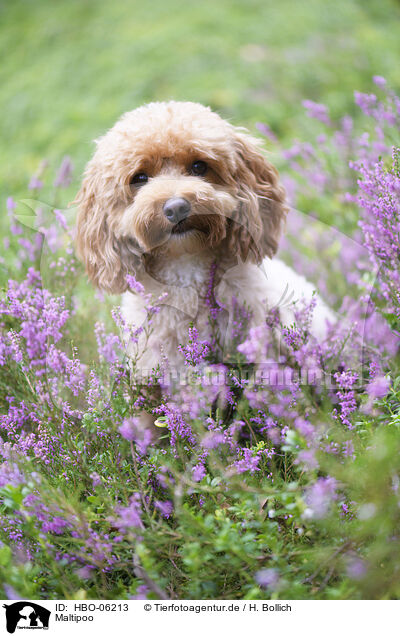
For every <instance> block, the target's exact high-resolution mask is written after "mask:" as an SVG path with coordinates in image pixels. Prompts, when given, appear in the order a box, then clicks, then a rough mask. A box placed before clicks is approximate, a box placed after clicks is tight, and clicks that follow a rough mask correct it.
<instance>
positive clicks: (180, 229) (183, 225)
mask: <svg viewBox="0 0 400 636" xmlns="http://www.w3.org/2000/svg"><path fill="white" fill-rule="evenodd" d="M195 229H198V228H195V227H194V225H193V224H192V223H191V222H190V221H189V220H188V219H183V220H182V221H179V223H177V224H176V225H174V227H173V228H172V230H171V234H175V235H176V234H187V232H190V230H195Z"/></svg>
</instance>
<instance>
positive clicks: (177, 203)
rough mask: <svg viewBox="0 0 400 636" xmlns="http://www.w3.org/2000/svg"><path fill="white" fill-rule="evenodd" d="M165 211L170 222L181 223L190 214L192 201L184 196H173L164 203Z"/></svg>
mask: <svg viewBox="0 0 400 636" xmlns="http://www.w3.org/2000/svg"><path fill="white" fill-rule="evenodd" d="M163 211H164V214H165V216H166V217H167V219H168V221H169V222H170V223H179V221H183V219H186V217H188V216H189V213H190V203H189V201H186V199H183V198H182V197H172V199H168V201H166V202H165V203H164V206H163Z"/></svg>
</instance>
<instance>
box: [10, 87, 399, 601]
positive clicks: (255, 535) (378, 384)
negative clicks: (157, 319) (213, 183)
mask: <svg viewBox="0 0 400 636" xmlns="http://www.w3.org/2000/svg"><path fill="white" fill-rule="evenodd" d="M355 102H356V105H357V107H358V108H360V109H361V111H362V117H358V118H357V122H355V121H353V119H352V118H351V117H350V116H347V115H345V116H343V118H342V119H341V120H340V121H335V122H333V121H331V119H330V116H329V112H328V110H327V108H326V107H325V106H323V105H322V104H316V103H314V102H310V101H306V102H304V108H305V117H310V118H311V119H312V120H313V122H312V126H311V128H312V130H313V131H314V133H315V135H314V138H313V139H311V140H309V141H308V142H307V143H304V142H298V143H295V144H294V145H293V146H292V147H291V148H289V149H287V148H285V149H282V148H279V146H278V142H277V140H276V139H275V137H274V135H273V134H272V132H271V131H270V130H269V129H268V127H267V126H266V125H265V124H262V123H261V124H260V125H259V130H260V132H261V133H262V134H264V135H265V136H266V137H267V138H268V143H269V145H271V144H275V145H276V151H277V153H278V154H279V155H280V157H281V172H282V175H283V178H284V182H285V185H286V188H287V192H288V196H289V197H290V203H291V205H292V208H293V210H292V211H291V213H290V215H289V220H288V230H287V235H286V238H285V240H284V242H283V244H282V249H281V254H282V256H283V257H284V258H285V259H286V260H287V261H288V262H291V264H292V265H293V266H294V267H295V268H296V269H297V270H298V271H301V272H303V273H304V274H306V275H307V276H308V277H309V278H310V279H311V280H313V281H314V282H315V283H316V284H317V286H318V289H320V290H321V293H322V295H323V296H324V297H325V298H326V300H327V301H328V302H329V304H330V305H331V306H332V307H333V308H334V309H335V310H336V311H337V314H338V321H337V323H336V324H335V325H333V326H332V327H331V328H330V331H329V334H328V337H327V338H326V340H325V341H324V342H317V341H315V340H313V338H312V337H311V336H310V334H309V329H308V327H309V324H310V318H311V315H312V311H313V303H311V305H310V306H304V307H299V308H298V311H297V315H296V322H295V324H293V325H292V326H290V328H287V327H286V328H285V329H283V330H282V339H283V343H280V345H281V346H278V344H279V343H276V342H275V340H276V329H275V327H276V325H277V324H278V323H279V312H272V313H271V316H270V317H269V319H268V321H267V323H266V324H265V326H263V328H262V329H260V328H258V329H250V330H249V329H247V322H248V318H249V316H248V312H247V310H246V307H239V306H238V307H236V308H235V313H234V316H235V319H234V321H233V323H232V325H230V328H231V333H230V340H231V342H233V343H234V348H233V349H231V350H230V351H229V355H227V354H226V352H225V353H224V355H222V352H221V349H222V345H221V342H220V338H219V334H218V333H217V332H216V329H213V334H214V335H213V338H212V339H211V341H210V342H199V340H198V334H197V332H196V329H195V327H191V331H190V341H189V344H188V345H186V346H181V347H180V350H181V353H182V356H183V358H184V359H185V363H186V366H187V369H188V376H187V381H186V383H184V384H183V383H178V384H177V383H175V384H168V385H167V384H166V382H165V376H166V371H168V361H167V360H166V361H164V362H163V364H161V365H160V367H158V368H157V369H154V370H153V373H152V374H151V376H150V377H149V378H148V380H147V383H146V384H147V386H146V392H143V389H142V388H141V386H140V384H138V383H136V382H135V381H134V379H133V373H132V371H133V370H134V369H132V365H133V367H134V364H135V359H133V362H132V361H131V362H130V363H128V361H127V357H126V355H125V350H126V346H127V342H129V346H130V347H131V346H132V344H133V345H134V344H135V343H137V341H138V338H139V335H140V334H141V332H142V331H143V329H144V327H143V326H142V325H135V326H133V327H132V326H130V327H128V326H127V325H124V324H123V321H122V319H121V316H120V312H119V310H118V298H111V299H110V298H102V297H101V295H100V294H97V293H95V292H94V291H91V290H90V289H89V287H88V283H87V282H86V279H85V275H84V273H83V271H82V267H81V265H80V264H79V263H78V262H77V261H76V258H75V256H74V250H73V223H72V221H71V217H72V215H71V214H70V213H69V212H66V211H65V210H64V211H63V209H62V208H63V207H65V206H66V204H67V201H66V200H64V192H65V186H67V185H68V184H69V182H70V180H71V172H72V164H71V161H70V160H69V159H68V158H65V159H64V161H63V163H62V165H61V167H60V168H59V170H58V172H57V174H56V176H55V177H54V175H52V171H51V168H50V167H48V166H47V167H46V166H42V167H41V169H40V171H39V173H38V174H37V175H35V177H34V178H32V180H31V182H30V183H29V193H28V194H27V197H29V198H27V199H26V201H25V202H21V201H14V199H13V198H12V197H11V196H10V198H9V199H8V200H7V213H8V216H9V235H8V236H6V237H5V238H4V239H3V251H2V257H1V271H0V274H1V281H2V283H3V285H2V291H1V296H0V327H1V332H0V333H1V335H0V458H1V464H0V515H1V527H0V566H1V567H0V594H3V596H4V597H6V598H10V599H17V598H20V597H22V598H31V599H35V598H37V599H40V598H43V599H51V598H62V597H64V598H74V599H84V598H101V599H127V598H133V599H135V598H136V599H138V598H149V599H151V598H163V599H167V598H170V599H183V598H185V599H216V598H220V599H274V598H286V599H297V598H306V599H370V598H385V599H387V598H388V599H392V598H399V596H400V535H399V527H400V461H399V456H400V455H399V453H400V431H399V426H400V364H399V357H398V345H399V341H398V337H399V331H400V287H399V279H400V242H399V229H400V218H399V213H400V207H399V203H400V150H399V148H398V146H399V122H400V99H399V98H398V97H397V96H396V95H395V94H393V93H392V92H391V90H390V88H388V87H387V86H386V82H385V80H384V79H383V78H381V77H375V78H374V93H371V94H368V95H367V94H360V93H356V94H355ZM44 201H47V202H48V203H47V204H45V203H43V202H44ZM49 202H50V204H49ZM212 283H213V271H211V272H210V288H209V295H208V302H209V307H210V322H211V327H212V328H214V327H215V325H214V323H216V317H217V314H218V312H220V311H223V308H222V307H220V306H218V305H217V303H216V302H215V299H214V296H213V293H212V292H213V285H212ZM130 284H131V286H132V287H133V288H134V289H135V290H136V291H137V292H138V293H142V291H141V289H140V286H139V285H138V283H137V282H136V281H135V280H134V278H133V277H131V279H130ZM157 310H158V308H157V299H153V298H148V315H149V321H148V325H149V326H148V327H146V329H151V317H152V315H154V313H156V312H157ZM282 345H283V346H282ZM260 348H261V349H264V350H265V357H266V358H267V360H268V364H267V365H264V366H263V367H262V368H258V367H257V365H255V355H256V352H257V351H259V350H260ZM221 359H223V363H221ZM160 384H162V385H164V386H163V393H162V395H163V397H162V398H161V399H160V394H159V391H158V386H159V385H160ZM143 410H145V411H147V412H149V413H152V414H153V415H156V416H157V418H158V419H157V422H156V423H157V431H158V432H159V439H158V441H157V443H153V442H151V439H150V433H149V431H148V430H146V429H143V428H142V427H141V426H140V422H139V419H138V415H139V413H140V412H142V411H143Z"/></svg>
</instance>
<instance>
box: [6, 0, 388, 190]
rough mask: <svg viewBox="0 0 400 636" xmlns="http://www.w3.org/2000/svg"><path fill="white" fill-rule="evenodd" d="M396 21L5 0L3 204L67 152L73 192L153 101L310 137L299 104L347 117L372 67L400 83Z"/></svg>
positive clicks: (318, 12) (342, 8) (345, 4)
mask: <svg viewBox="0 0 400 636" xmlns="http://www.w3.org/2000/svg"><path fill="white" fill-rule="evenodd" d="M399 18H400V5H399V3H398V2H395V0H336V1H335V2H330V1H324V0H307V1H306V0H303V1H302V2H299V1H298V0H297V1H296V0H279V2H277V1H276V0H264V1H263V0H246V1H245V0H242V1H239V0H236V1H235V0H214V1H213V0H203V1H194V0H185V1H182V0H153V1H152V2H148V1H146V0H143V1H141V2H139V0H133V1H131V2H127V1H126V2H125V1H116V0H113V1H108V0H106V1H103V2H99V1H97V2H96V1H94V0H68V1H64V0H61V1H58V2H55V1H54V0H8V1H7V0H6V1H4V0H3V1H0V55H1V60H2V62H1V68H0V86H1V88H0V109H1V119H0V126H1V138H2V145H1V149H0V195H1V197H2V200H3V198H4V196H6V195H10V194H12V195H14V196H23V195H25V194H26V185H27V182H28V181H29V178H30V176H31V175H32V174H33V173H34V172H35V171H36V170H37V169H38V166H39V164H40V161H41V160H42V159H47V160H49V162H50V166H51V169H52V170H55V168H56V166H57V165H58V164H59V162H60V160H61V158H62V156H63V155H65V154H69V155H70V156H71V157H72V160H73V162H74V164H75V167H76V171H75V175H76V176H75V183H74V184H73V185H72V186H71V193H72V194H73V191H74V189H75V188H76V186H77V181H78V179H79V174H80V172H81V171H82V169H83V166H84V164H85V162H86V161H87V159H88V158H89V156H90V154H91V152H92V148H93V146H92V139H93V138H95V137H96V136H98V135H100V134H101V133H102V132H104V131H105V129H107V128H108V127H110V126H111V125H112V124H113V122H114V121H115V120H116V118H117V117H118V116H119V115H120V114H121V113H122V112H123V111H125V110H130V109H133V108H135V107H136V106H138V105H140V104H142V103H143V102H147V101H150V100H164V99H171V98H173V99H185V100H186V99H187V100H194V101H200V102H203V103H205V104H209V105H210V106H211V107H213V108H214V109H217V110H218V111H219V112H220V113H221V114H222V115H223V116H224V117H228V118H231V120H232V121H233V122H234V123H236V124H240V125H246V126H248V127H250V128H251V129H252V130H253V131H254V125H255V123H256V122H257V121H265V122H267V123H268V124H269V125H270V126H271V128H272V130H273V131H274V132H275V133H276V134H277V135H278V137H279V139H280V141H282V142H283V143H290V142H291V141H292V140H293V139H294V138H295V137H302V136H303V137H304V136H305V137H306V127H305V123H304V122H305V117H304V113H303V108H302V105H301V102H302V100H303V99H312V100H315V101H321V102H325V103H327V104H328V105H329V106H330V108H331V112H332V114H333V116H334V117H335V116H337V117H339V116H340V115H342V114H343V113H344V112H345V111H348V112H354V110H355V109H354V106H353V91H354V90H361V91H370V90H372V82H371V77H372V75H374V74H379V75H384V76H385V77H386V78H387V80H388V82H389V84H390V85H391V86H392V87H393V88H395V89H398V88H399V87H400V65H399V60H400V37H399V34H400V29H399V25H400V22H399Z"/></svg>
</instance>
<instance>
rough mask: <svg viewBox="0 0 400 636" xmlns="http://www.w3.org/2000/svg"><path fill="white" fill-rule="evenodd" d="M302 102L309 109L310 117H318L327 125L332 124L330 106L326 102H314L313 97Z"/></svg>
mask: <svg viewBox="0 0 400 636" xmlns="http://www.w3.org/2000/svg"><path fill="white" fill-rule="evenodd" d="M302 104H303V106H304V108H305V109H306V110H307V115H308V116H309V117H311V118H313V119H318V120H319V121H321V122H322V123H323V124H326V125H327V126H329V125H330V123H331V120H330V118H329V115H328V108H327V107H326V106H325V105H324V104H317V102H313V101H311V99H305V100H304V101H303V102H302Z"/></svg>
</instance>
